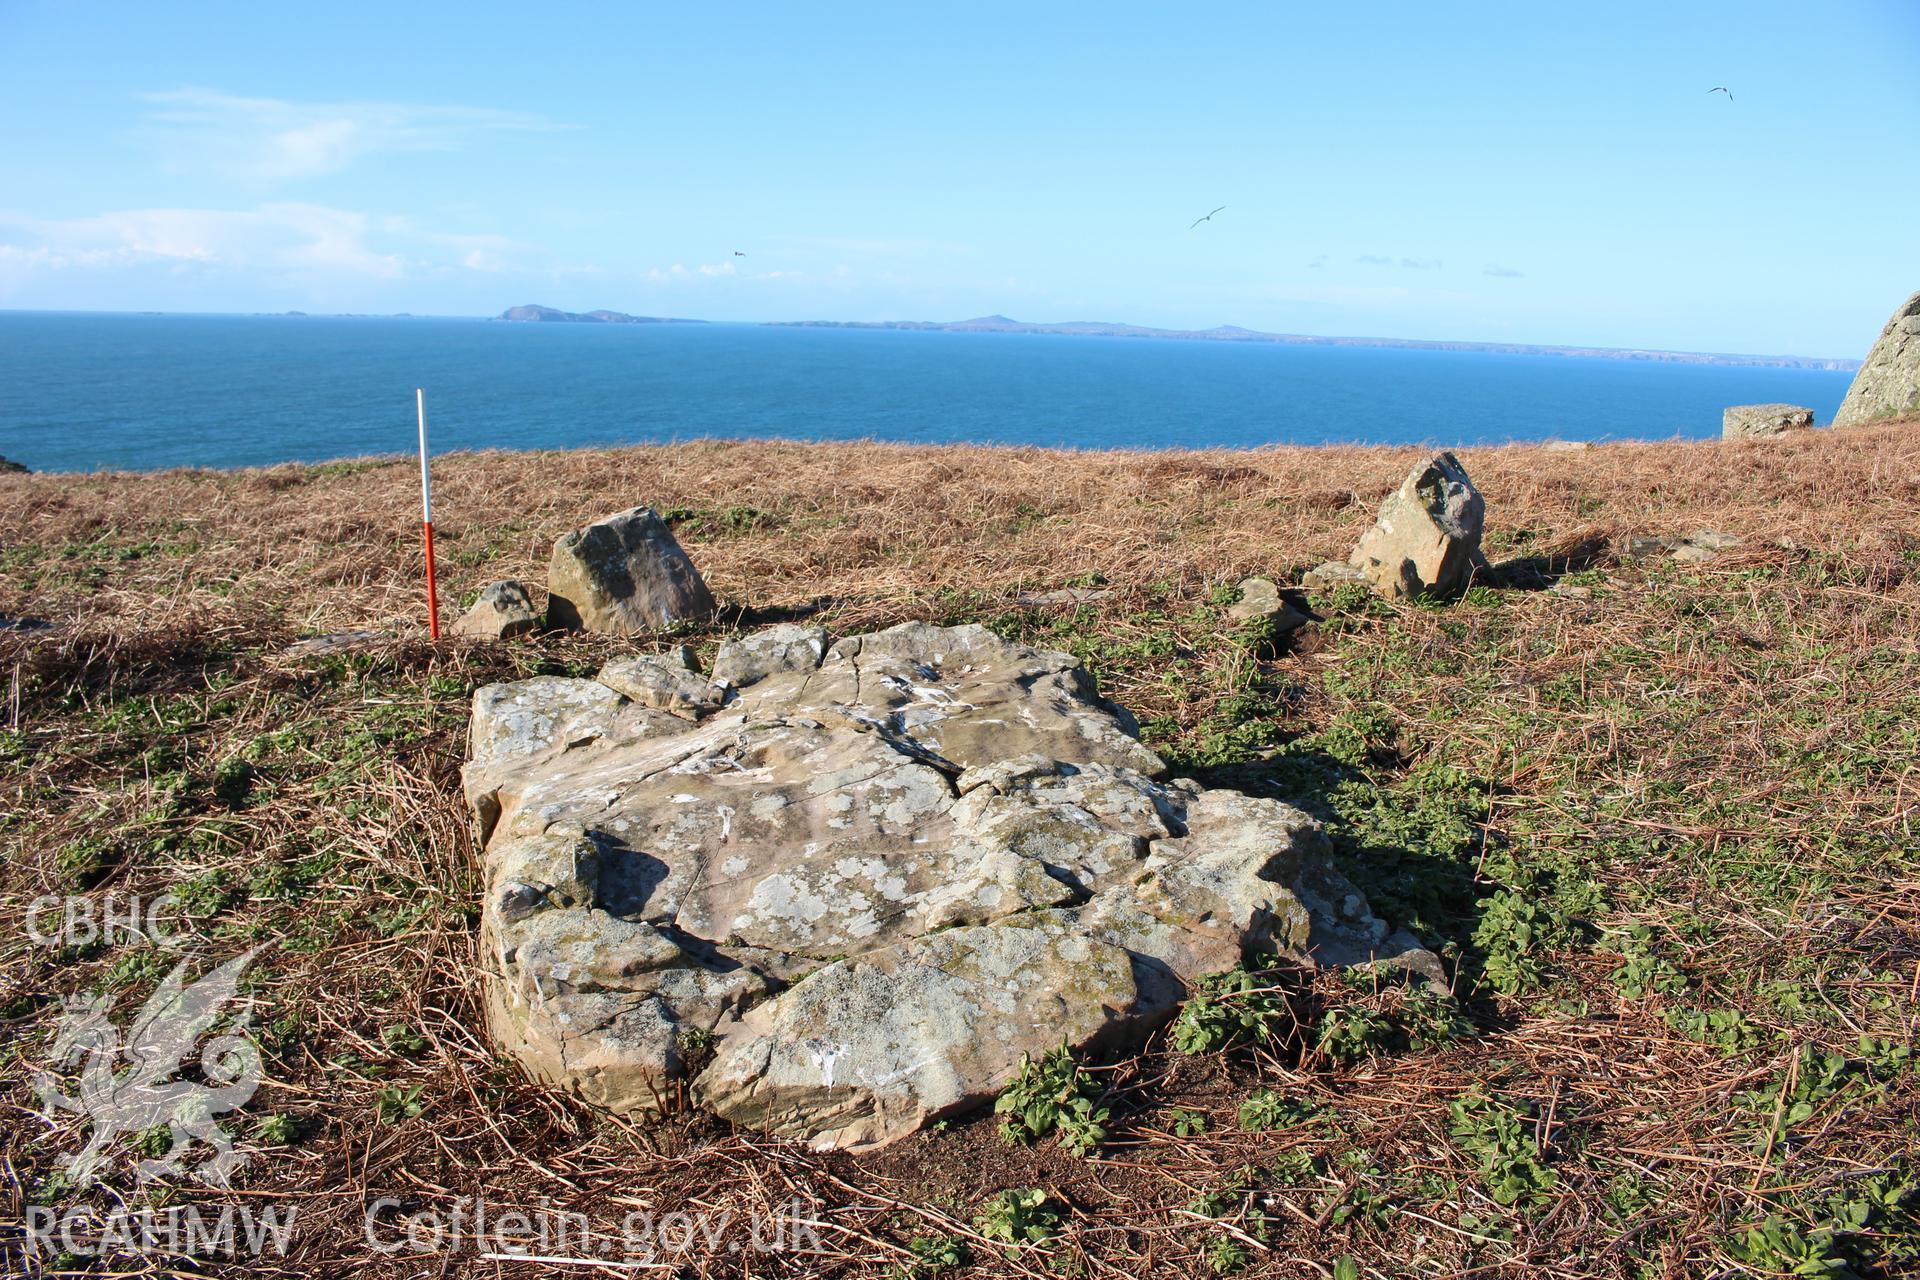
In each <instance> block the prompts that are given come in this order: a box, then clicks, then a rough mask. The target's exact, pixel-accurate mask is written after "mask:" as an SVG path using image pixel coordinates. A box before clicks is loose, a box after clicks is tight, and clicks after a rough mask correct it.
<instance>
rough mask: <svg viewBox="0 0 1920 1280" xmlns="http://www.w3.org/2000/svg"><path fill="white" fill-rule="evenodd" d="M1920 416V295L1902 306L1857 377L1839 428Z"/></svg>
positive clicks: (1842, 408)
mask: <svg viewBox="0 0 1920 1280" xmlns="http://www.w3.org/2000/svg"><path fill="white" fill-rule="evenodd" d="M1912 415H1920V293H1916V294H1914V295H1913V296H1912V297H1911V298H1908V299H1907V300H1906V302H1904V303H1902V304H1901V306H1900V309H1899V310H1898V311H1895V312H1894V313H1893V319H1891V320H1889V321H1887V327H1886V328H1884V329H1882V330H1881V331H1880V340H1879V341H1878V342H1876V343H1874V344H1873V350H1872V351H1869V352H1868V353H1867V361H1866V363H1865V364H1863V365H1861V366H1860V372H1858V373H1856V374H1854V375H1853V385H1852V386H1851V387H1849V388H1847V398H1846V399H1845V400H1843V401H1841V402H1840V411H1839V412H1838V413H1836V414H1834V415H1833V425H1834V426H1836V427H1855V426H1859V425H1860V424H1862V423H1866V422H1874V421H1877V420H1879V419H1881V418H1898V417H1903V416H1912Z"/></svg>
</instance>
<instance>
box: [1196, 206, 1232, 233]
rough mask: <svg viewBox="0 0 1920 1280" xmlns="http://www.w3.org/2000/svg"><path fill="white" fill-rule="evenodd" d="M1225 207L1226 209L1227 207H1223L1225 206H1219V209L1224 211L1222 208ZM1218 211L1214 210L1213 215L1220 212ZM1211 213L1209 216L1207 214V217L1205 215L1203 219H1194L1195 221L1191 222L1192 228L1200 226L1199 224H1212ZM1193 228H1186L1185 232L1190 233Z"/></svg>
mask: <svg viewBox="0 0 1920 1280" xmlns="http://www.w3.org/2000/svg"><path fill="white" fill-rule="evenodd" d="M1226 207H1227V206H1225V205H1221V206H1220V209H1224V208H1226ZM1220 209H1215V210H1214V211H1213V213H1218V212H1220ZM1213 213H1210V214H1208V215H1207V216H1206V217H1204V218H1195V219H1194V220H1193V227H1197V226H1199V225H1200V224H1201V223H1203V222H1212V221H1213ZM1193 227H1188V228H1187V230H1189V231H1191V230H1193Z"/></svg>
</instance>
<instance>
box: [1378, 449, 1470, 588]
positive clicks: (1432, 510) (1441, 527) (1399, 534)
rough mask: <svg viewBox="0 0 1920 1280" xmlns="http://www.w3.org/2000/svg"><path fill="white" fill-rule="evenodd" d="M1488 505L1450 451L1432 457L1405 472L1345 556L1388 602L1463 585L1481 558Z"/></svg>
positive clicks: (1458, 460) (1465, 470)
mask: <svg viewBox="0 0 1920 1280" xmlns="http://www.w3.org/2000/svg"><path fill="white" fill-rule="evenodd" d="M1486 517H1487V504H1486V501H1485V499H1483V498H1482V497H1481V496H1480V491H1479V490H1478V489H1476V488H1474V487H1473V481H1472V480H1470V479H1468V478H1467V469H1466V468H1465V467H1463V466H1461V465H1460V459H1458V458H1456V457H1454V456H1453V455H1452V454H1451V453H1436V454H1434V455H1433V457H1431V458H1429V459H1428V460H1427V461H1425V462H1423V463H1421V464H1420V465H1419V466H1417V467H1415V468H1414V469H1413V470H1412V471H1410V472H1408V473H1407V478H1406V479H1405V480H1403V481H1401V483H1400V487H1399V488H1398V489H1395V490H1394V491H1393V492H1392V493H1390V494H1388V495H1387V500H1386V501H1385V502H1383V503H1381V504H1380V517H1379V519H1378V520H1376V521H1375V522H1374V525H1373V528H1371V529H1369V530H1367V532H1366V534H1365V535H1364V536H1363V537H1362V538H1361V539H1360V544H1359V545H1358V546H1356V547H1355V548H1354V549H1353V554H1352V555H1350V556H1348V557H1347V563H1348V564H1350V565H1352V566H1353V567H1354V568H1355V569H1358V570H1359V571H1360V573H1361V574H1362V575H1364V576H1365V577H1366V579H1367V581H1368V582H1369V583H1370V584H1372V586H1373V589H1374V590H1375V591H1377V592H1379V593H1380V594H1381V595H1383V596H1385V597H1386V598H1388V599H1389V600H1392V599H1397V598H1399V597H1401V596H1414V595H1420V594H1423V593H1426V592H1433V593H1436V594H1445V593H1447V592H1450V591H1457V590H1459V589H1460V588H1462V587H1464V586H1466V585H1467V580H1468V578H1469V577H1471V576H1472V574H1473V571H1474V570H1475V569H1476V568H1479V567H1481V566H1483V565H1484V564H1485V563H1486V561H1485V560H1484V559H1483V558H1482V557H1481V555H1480V533H1481V529H1482V527H1483V526H1484V525H1485V523H1486Z"/></svg>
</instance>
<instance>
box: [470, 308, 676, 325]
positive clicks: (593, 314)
mask: <svg viewBox="0 0 1920 1280" xmlns="http://www.w3.org/2000/svg"><path fill="white" fill-rule="evenodd" d="M495 318H496V319H500V320H518V321H521V322H524V323H534V324H705V323H706V321H705V320H681V319H678V318H677V317H673V316H630V315H628V314H627V313H626V312H624V311H560V310H558V309H556V308H554V307H542V306H537V305H535V304H533V303H528V304H527V305H526V306H524V307H508V308H507V309H506V310H505V311H502V312H501V313H500V314H499V315H498V316H497V317H495Z"/></svg>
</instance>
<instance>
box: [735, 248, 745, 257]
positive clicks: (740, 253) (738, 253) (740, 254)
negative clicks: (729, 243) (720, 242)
mask: <svg viewBox="0 0 1920 1280" xmlns="http://www.w3.org/2000/svg"><path fill="white" fill-rule="evenodd" d="M733 256H734V257H736V258H744V257H746V256H747V255H746V254H744V253H742V252H740V251H739V250H738V249H735V250H734V251H733Z"/></svg>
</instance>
